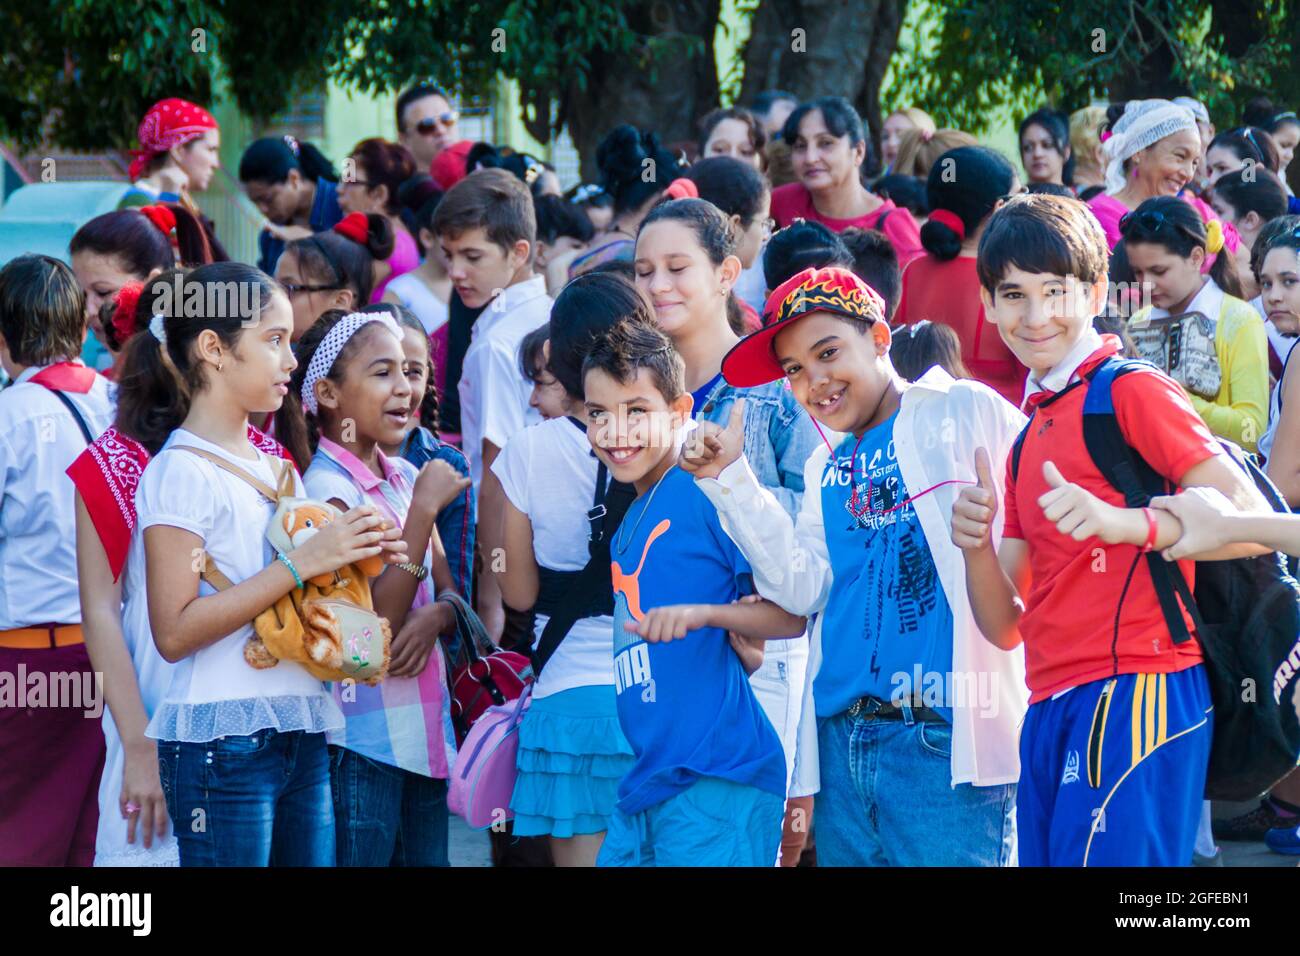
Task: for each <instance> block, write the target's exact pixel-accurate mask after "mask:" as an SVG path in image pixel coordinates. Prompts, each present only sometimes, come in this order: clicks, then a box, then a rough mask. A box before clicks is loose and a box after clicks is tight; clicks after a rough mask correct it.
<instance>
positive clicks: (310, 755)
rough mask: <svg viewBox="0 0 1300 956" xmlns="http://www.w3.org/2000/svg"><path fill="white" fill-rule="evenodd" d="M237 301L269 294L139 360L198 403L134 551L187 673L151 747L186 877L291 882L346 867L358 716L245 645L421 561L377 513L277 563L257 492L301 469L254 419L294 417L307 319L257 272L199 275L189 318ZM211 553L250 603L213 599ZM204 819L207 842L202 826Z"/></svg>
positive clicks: (234, 590)
mask: <svg viewBox="0 0 1300 956" xmlns="http://www.w3.org/2000/svg"><path fill="white" fill-rule="evenodd" d="M231 283H235V284H237V285H240V286H241V287H243V286H251V287H253V288H255V289H256V290H257V296H256V299H255V300H254V301H253V302H252V303H249V304H248V305H246V306H244V307H242V308H223V309H217V310H212V311H210V310H207V309H205V310H203V314H200V315H189V314H187V315H177V314H174V311H173V313H172V314H167V315H164V316H161V317H160V318H159V319H155V320H151V321H150V332H151V333H157V334H150V335H148V336H145V335H138V336H136V340H135V342H133V345H134V346H136V347H134V348H133V349H132V352H131V359H132V360H138V361H139V362H140V363H141V373H140V374H141V375H142V376H145V377H146V379H147V380H149V381H150V382H153V383H159V382H161V381H162V380H164V376H165V375H166V374H170V372H167V371H166V369H165V366H164V363H163V358H162V353H163V351H165V352H166V358H167V361H168V362H170V363H171V366H172V367H174V368H175V370H176V374H177V376H178V377H179V378H180V379H181V380H182V381H183V382H184V383H185V388H186V391H187V393H188V395H189V407H188V409H187V410H186V412H185V417H184V420H183V421H182V422H181V423H180V425H179V427H177V428H176V429H175V430H174V431H172V432H171V434H170V435H169V436H168V438H167V439H166V441H165V442H164V443H163V446H162V449H161V450H160V451H159V452H158V454H156V455H155V456H154V457H153V459H152V460H151V461H150V462H149V464H148V465H147V466H145V469H144V473H143V475H142V476H141V478H140V483H139V487H138V489H137V491H136V499H135V501H136V512H137V517H136V526H135V531H134V532H133V539H132V544H133V545H134V546H135V547H139V546H140V545H141V544H142V543H143V547H144V557H145V565H144V570H145V581H146V596H147V607H148V615H149V618H148V619H149V625H150V629H151V631H152V632H153V639H154V644H155V646H156V647H157V648H158V652H159V654H160V655H161V656H162V658H163V659H164V660H166V661H169V662H172V663H174V664H175V667H174V668H173V671H172V676H171V681H170V683H169V684H168V686H167V689H166V690H165V691H164V692H163V693H162V695H161V698H160V700H159V701H158V704H157V706H156V708H155V710H154V713H153V716H152V717H151V719H150V721H149V726H148V728H147V729H146V731H145V733H146V735H147V736H149V737H150V738H152V739H154V740H156V741H158V745H157V746H158V759H159V765H160V771H161V777H162V779H163V780H164V781H165V782H166V784H167V786H166V788H165V792H166V797H167V809H168V812H169V814H170V816H171V818H172V819H173V820H177V821H179V825H178V826H177V827H176V828H175V832H176V837H177V841H178V845H179V850H180V861H181V865H182V866H267V865H269V863H270V862H271V858H272V848H273V847H274V856H275V861H276V863H278V864H280V865H288V866H331V865H333V863H334V813H333V805H332V800H331V796H330V778H329V755H328V751H327V750H326V744H325V732H326V731H327V730H335V729H339V728H341V727H342V725H343V715H342V714H341V713H340V712H339V709H338V705H337V704H335V702H334V699H333V697H332V696H331V694H330V691H329V689H328V688H327V687H326V686H325V684H324V683H323V682H321V681H320V680H318V679H316V678H315V677H313V676H312V675H311V674H310V673H309V672H308V671H307V670H306V669H305V668H304V667H303V666H302V665H301V664H298V663H295V662H293V661H279V662H277V663H276V664H275V665H274V666H273V667H269V668H258V667H254V666H253V665H252V664H250V663H249V661H248V660H247V659H246V658H245V645H246V643H247V641H248V638H249V637H250V636H251V635H252V633H253V627H252V623H251V622H252V621H253V619H254V618H255V617H256V616H257V615H258V614H260V613H261V612H262V611H264V610H266V609H267V608H269V607H271V606H272V605H274V604H275V602H276V601H278V600H279V599H280V598H282V597H284V596H285V595H286V594H288V593H289V592H290V591H291V590H293V589H294V588H295V587H301V586H302V582H303V581H305V580H307V579H308V578H312V577H316V576H318V575H321V574H327V573H329V572H331V571H334V570H338V569H339V568H342V567H346V566H347V565H349V564H353V563H355V562H357V561H360V560H362V559H365V558H368V557H372V556H377V555H382V556H383V557H384V559H385V560H386V561H389V562H393V561H405V560H406V554H405V546H404V545H403V544H402V543H401V541H400V540H399V532H398V531H397V529H396V528H392V527H389V522H387V521H386V519H385V518H384V516H383V515H382V514H381V513H380V512H379V511H378V509H376V508H375V507H374V506H373V505H365V506H362V507H359V508H353V509H352V510H350V511H348V512H347V513H346V514H344V515H343V517H342V518H341V519H340V520H338V521H335V522H332V523H331V524H329V525H328V526H327V527H325V528H324V529H322V530H321V531H319V532H318V533H317V534H316V535H315V536H314V537H312V538H311V539H310V540H309V541H307V542H306V543H305V544H303V545H301V546H300V547H297V548H294V549H293V550H291V551H288V552H286V553H283V554H278V555H277V554H276V553H274V552H273V551H272V549H271V547H270V545H269V543H268V542H267V540H266V526H267V523H268V521H269V520H270V518H271V515H272V513H273V511H274V509H275V505H274V504H273V503H272V502H271V501H270V500H269V499H268V497H266V496H264V494H263V493H262V492H260V491H259V490H257V485H256V484H255V483H254V482H257V483H260V484H261V485H263V486H266V487H267V488H268V489H275V488H277V487H278V486H279V479H280V478H281V477H282V476H284V465H283V464H282V463H280V462H278V461H277V460H276V459H275V458H274V457H273V456H271V455H268V454H267V453H266V452H265V451H263V450H262V449H260V448H258V447H257V446H255V445H254V444H253V443H252V442H250V441H249V438H248V419H249V415H251V414H260V413H266V412H273V411H275V410H277V409H278V408H279V407H280V405H281V403H282V402H283V401H284V398H285V395H286V394H287V392H288V388H289V382H290V375H291V373H292V372H293V371H294V369H295V368H296V366H297V362H296V360H295V359H294V357H293V353H292V352H291V351H290V348H289V334H290V331H291V329H292V326H293V314H292V310H291V309H290V307H289V303H288V301H287V299H286V298H285V295H284V293H283V292H282V291H281V290H280V289H279V287H278V286H276V284H275V283H274V282H273V281H272V280H271V279H270V277H269V276H266V275H264V274H263V273H261V272H258V271H257V270H256V269H254V268H252V267H251V266H246V265H243V264H240V263H217V264H215V265H210V266H204V267H203V268H201V269H196V270H195V271H194V272H193V273H191V274H190V275H188V276H186V277H185V279H184V285H185V287H186V289H185V290H184V291H185V295H186V298H185V301H187V302H189V301H192V300H199V301H220V300H221V299H223V298H225V299H226V300H227V302H228V300H229V297H228V296H227V297H223V296H221V295H220V294H219V290H222V289H229V288H231V286H230V284H231ZM196 286H197V287H198V288H196ZM187 311H188V310H187ZM213 312H216V313H220V314H213ZM160 339H161V341H160ZM136 343H138V345H136ZM289 467H290V468H292V466H289ZM290 477H292V479H293V482H292V484H293V486H294V494H297V495H302V494H304V491H305V489H304V488H303V485H302V481H301V479H299V478H298V477H297V474H296V472H295V473H294V474H292V475H291V476H290ZM250 479H252V481H250ZM200 553H202V554H205V555H206V556H207V557H208V558H210V559H211V562H212V563H213V564H215V565H216V567H217V568H218V569H219V570H220V571H221V572H223V573H224V574H225V575H226V576H227V577H228V578H229V579H230V580H231V581H232V582H234V583H233V586H231V587H229V588H227V589H225V590H222V591H219V592H215V591H213V589H212V588H211V587H209V586H208V585H207V584H201V583H200V570H201V568H202V565H201V564H198V563H196V562H195V560H194V555H196V554H200ZM196 811H198V812H201V814H202V817H203V819H204V824H205V825H204V826H195V825H193V824H194V821H195V820H196V819H197V817H196Z"/></svg>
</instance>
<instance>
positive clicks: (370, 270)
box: [285, 212, 395, 309]
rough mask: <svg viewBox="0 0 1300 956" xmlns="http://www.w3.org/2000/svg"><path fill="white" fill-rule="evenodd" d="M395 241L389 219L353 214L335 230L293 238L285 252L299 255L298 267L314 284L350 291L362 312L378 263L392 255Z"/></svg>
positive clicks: (374, 215) (377, 214) (373, 281)
mask: <svg viewBox="0 0 1300 956" xmlns="http://www.w3.org/2000/svg"><path fill="white" fill-rule="evenodd" d="M394 240H395V237H394V235H393V224H392V223H391V222H389V220H388V217H387V216H383V215H380V214H379V213H369V214H366V213H359V212H354V213H350V214H349V215H347V216H344V217H343V219H341V220H340V221H339V222H338V223H337V224H335V226H334V228H332V229H329V230H326V231H325V232H317V233H314V234H312V235H310V236H306V237H305V238H302V239H294V240H293V241H291V242H289V243H287V244H286V245H285V250H286V251H289V252H292V253H293V254H294V255H295V256H297V258H298V268H299V269H301V270H302V272H303V274H304V275H305V276H307V277H308V278H309V279H311V280H312V281H313V283H315V284H319V285H327V286H329V287H330V288H332V289H351V290H352V294H353V296H354V301H353V305H354V307H356V308H358V309H359V308H361V307H362V306H363V305H365V304H366V303H368V302H369V301H370V295H371V293H372V292H373V291H374V286H375V271H374V264H375V260H376V259H387V258H388V257H389V256H391V255H392V254H393V247H394Z"/></svg>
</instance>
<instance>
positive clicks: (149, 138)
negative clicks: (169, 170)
mask: <svg viewBox="0 0 1300 956" xmlns="http://www.w3.org/2000/svg"><path fill="white" fill-rule="evenodd" d="M210 129H217V121H216V120H215V119H213V118H212V114H211V113H209V112H208V111H207V110H205V109H204V108H203V107H202V106H195V105H194V104H193V103H191V102H189V101H187V100H181V99H176V98H175V97H173V98H171V99H166V100H159V101H158V102H157V103H155V104H154V105H153V106H151V107H149V112H147V113H145V114H144V119H142V120H140V129H139V131H138V136H139V138H140V148H139V149H133V150H132V151H131V155H132V157H133V159H132V160H131V169H130V171H129V175H130V177H131V181H132V182H135V181H136V180H137V179H139V178H140V177H141V176H143V175H144V171H145V169H146V168H147V167H148V165H149V161H150V160H151V159H153V158H154V157H155V156H157V155H158V154H159V153H165V152H167V150H169V149H171V148H172V147H173V146H180V145H182V144H184V143H188V142H189V141H190V140H192V139H198V138H199V137H200V136H202V135H203V134H204V133H206V132H207V131H208V130H210Z"/></svg>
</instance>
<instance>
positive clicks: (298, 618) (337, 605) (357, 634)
mask: <svg viewBox="0 0 1300 956" xmlns="http://www.w3.org/2000/svg"><path fill="white" fill-rule="evenodd" d="M339 517H341V513H340V512H339V510H338V509H337V508H335V507H334V506H333V505H331V504H328V503H326V502H320V501H314V500H311V499H307V498H291V497H282V498H281V499H280V501H279V503H278V507H277V508H276V512H275V515H274V516H273V517H272V519H271V524H270V526H269V527H268V529H267V532H266V536H267V539H268V540H269V541H270V542H271V544H272V546H273V547H275V549H276V550H277V551H278V552H280V553H288V552H289V551H292V550H293V549H294V548H296V547H300V546H301V545H303V544H304V543H305V542H306V541H308V540H309V539H310V538H311V537H312V536H313V535H315V534H316V533H317V532H319V531H320V530H321V529H322V528H324V527H325V526H326V525H328V524H329V523H330V522H332V521H335V520H337V519H338V518H339ZM382 570H383V559H382V558H380V557H379V556H375V557H373V558H367V559H365V560H364V561H359V562H357V563H355V564H350V565H348V566H347V567H345V568H340V569H339V570H338V571H333V572H330V573H328V574H320V575H316V576H315V577H312V578H308V579H307V580H306V581H304V582H303V587H301V588H295V589H294V590H292V591H290V592H289V593H288V594H286V595H285V596H284V597H282V598H280V600H278V601H276V602H275V604H273V605H272V606H271V607H269V608H267V609H266V610H265V611H263V612H262V613H261V614H259V615H258V616H257V618H256V619H255V620H254V621H253V630H254V632H255V633H254V635H253V636H252V637H250V638H249V639H248V643H247V644H245V645H244V660H246V661H247V662H248V663H249V664H250V665H251V666H253V667H256V668H258V669H265V668H268V667H274V666H275V665H276V664H278V663H279V662H280V661H298V662H299V663H301V664H302V665H303V666H304V667H306V668H307V670H308V671H310V672H311V673H312V674H313V675H314V676H316V677H319V678H320V679H321V680H344V679H349V678H350V679H352V680H355V681H357V682H359V683H364V684H377V683H378V682H379V681H380V680H382V679H383V677H384V675H385V674H387V673H388V665H389V661H390V659H391V655H390V649H391V645H392V630H391V628H390V627H389V626H388V621H387V620H386V619H385V618H382V617H380V616H378V615H377V614H375V610H374V602H373V600H372V599H371V595H370V578H372V577H374V576H376V575H378V574H379V573H380V571H382Z"/></svg>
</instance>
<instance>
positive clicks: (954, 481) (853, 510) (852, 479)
mask: <svg viewBox="0 0 1300 956" xmlns="http://www.w3.org/2000/svg"><path fill="white" fill-rule="evenodd" d="M808 417H809V418H810V419H812V423H813V425H814V426H815V427H816V428H817V434H819V435H821V436H822V441H824V442H826V447H827V448H829V449H830V452H831V460H832V461H834V462H835V467H836V469H837V470H838V469H840V468H842V467H843V466H844V463H843V462H842V461H840V459H838V458H836V457H835V449H834V448H832V447H831V443H830V440H829V439H828V438H827V437H826V433H825V432H824V431H822V426H821V425H820V424H819V423H818V421H817V419H815V418H813V417H812V416H811V415H809V416H808ZM866 437H867V433H866V432H863V433H862V435H861V436H860V437H859V438H858V440H857V443H856V444H855V445H854V446H853V452H852V454H851V455H849V486H850V489H851V490H850V491H849V513H850V514H851V515H853V517H855V518H861V517H862V516H863V515H866V514H873V515H887V514H892V513H893V512H895V511H899V510H901V509H903V508H906V507H907V506H908V505H910V504H911V503H912V502H913V501H915V500H916V499H917V498H924V497H925V496H926V495H928V494H929V493H930V492H932V491H936V490H938V489H939V488H942V487H943V486H944V485H977V484H979V482H978V481H968V480H965V479H962V478H949V479H948V480H947V481H941V482H939V483H938V484H936V485H931V486H930V487H929V488H926V489H925V490H924V491H918V492H917V493H916V494H914V495H909V496H908V497H907V498H904V499H903V500H902V501H901V502H899V503H898V504H896V505H894V507H892V508H886V509H885V510H883V511H876V510H874V509H873V508H872V507H871V488H872V484H871V476H870V475H868V476H867V503H866V506H865V507H862V508H859V507H858V482H857V470H856V469H857V460H858V447H859V446H860V445H861V444H862V439H863V438H866Z"/></svg>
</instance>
